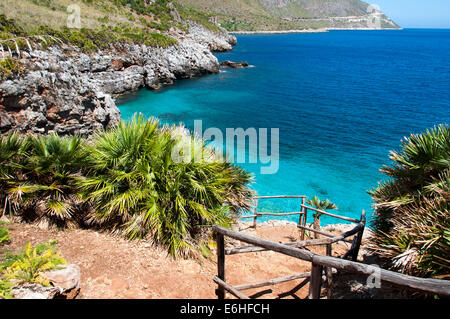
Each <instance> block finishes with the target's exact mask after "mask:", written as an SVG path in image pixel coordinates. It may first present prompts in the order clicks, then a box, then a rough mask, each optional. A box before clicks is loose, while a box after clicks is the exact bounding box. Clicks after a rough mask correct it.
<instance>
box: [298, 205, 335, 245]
mask: <svg viewBox="0 0 450 319" xmlns="http://www.w3.org/2000/svg"><path fill="white" fill-rule="evenodd" d="M306 203H307V204H308V205H310V206H312V207H315V208H317V209H320V210H328V209H338V207H337V206H336V205H335V204H333V203H332V202H330V201H329V200H328V199H326V200H324V201H322V200H320V199H319V197H317V196H314V197H313V198H312V199H308V200H307V201H306ZM322 215H323V213H321V212H315V213H314V214H313V217H314V223H313V228H314V229H316V230H320V217H321V216H322ZM314 238H318V234H317V233H314Z"/></svg>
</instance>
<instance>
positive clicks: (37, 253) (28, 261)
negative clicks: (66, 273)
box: [0, 242, 67, 286]
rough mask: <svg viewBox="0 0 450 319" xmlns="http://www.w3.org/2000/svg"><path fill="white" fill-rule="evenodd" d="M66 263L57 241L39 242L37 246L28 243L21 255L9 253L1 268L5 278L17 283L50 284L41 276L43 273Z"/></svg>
mask: <svg viewBox="0 0 450 319" xmlns="http://www.w3.org/2000/svg"><path fill="white" fill-rule="evenodd" d="M65 264H67V262H66V260H65V259H64V257H62V256H61V255H60V254H59V253H58V252H57V251H56V246H55V242H49V243H47V244H39V245H37V246H36V247H33V246H32V245H31V243H28V244H26V246H25V248H24V250H23V253H21V254H20V255H8V256H7V258H5V261H3V263H2V268H0V270H1V275H2V276H3V278H4V280H7V281H11V280H14V284H15V285H17V284H21V283H36V284H40V285H43V286H49V285H50V283H49V282H48V280H47V279H45V278H43V277H41V273H42V272H44V271H49V270H53V269H56V268H57V266H59V265H65Z"/></svg>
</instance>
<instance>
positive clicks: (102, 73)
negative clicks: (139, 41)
mask: <svg viewBox="0 0 450 319" xmlns="http://www.w3.org/2000/svg"><path fill="white" fill-rule="evenodd" d="M189 26H190V32H189V33H184V32H181V31H176V30H172V31H171V34H170V35H171V36H172V37H173V38H176V39H177V40H178V45H176V46H171V47H169V48H153V47H149V46H145V45H127V44H126V45H125V44H124V45H115V46H114V48H111V50H108V51H98V52H96V53H94V54H91V55H87V54H85V53H82V52H81V51H80V50H79V48H77V47H73V46H68V45H59V46H53V47H50V48H49V49H47V50H39V49H37V48H36V49H34V50H33V51H31V52H30V51H26V50H25V51H22V59H21V63H22V64H23V65H24V70H25V72H24V73H23V74H22V75H20V76H19V77H16V78H14V79H8V80H5V81H0V133H4V132H7V131H9V130H18V131H20V132H22V133H24V132H31V133H48V132H56V133H59V134H74V133H78V134H82V135H88V134H90V133H92V132H93V131H96V130H98V129H102V128H106V127H108V126H110V125H114V124H116V123H117V122H118V121H119V119H120V112H119V110H118V108H117V107H116V104H115V102H114V96H116V95H119V94H124V93H127V92H130V91H133V90H137V89H139V88H142V87H147V88H149V89H158V88H159V87H160V86H161V85H167V84H172V83H173V81H175V80H177V79H185V78H191V77H194V76H199V75H201V74H206V73H218V72H219V67H220V66H219V62H218V60H217V58H216V57H215V56H214V55H213V54H212V52H215V51H227V50H231V49H232V47H233V45H235V44H236V38H235V37H233V36H230V35H228V34H227V33H226V32H225V31H224V32H212V31H210V30H207V29H205V28H203V27H202V26H200V25H197V24H193V23H191V24H190V25H189Z"/></svg>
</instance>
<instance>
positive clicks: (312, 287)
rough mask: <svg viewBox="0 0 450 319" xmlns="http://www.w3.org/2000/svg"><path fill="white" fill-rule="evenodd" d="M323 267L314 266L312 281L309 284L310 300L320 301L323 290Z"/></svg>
mask: <svg viewBox="0 0 450 319" xmlns="http://www.w3.org/2000/svg"><path fill="white" fill-rule="evenodd" d="M322 271H323V266H321V265H316V264H314V263H313V264H312V269H311V281H310V282H309V296H308V298H309V299H320V290H321V288H322Z"/></svg>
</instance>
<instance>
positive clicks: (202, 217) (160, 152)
mask: <svg viewBox="0 0 450 319" xmlns="http://www.w3.org/2000/svg"><path fill="white" fill-rule="evenodd" d="M174 130H175V129H174V128H171V129H169V128H161V127H160V125H159V123H158V122H157V121H156V120H149V121H145V120H144V119H143V118H142V116H139V117H135V118H134V119H133V120H132V121H131V122H129V123H126V122H122V123H121V124H120V125H119V126H118V127H116V128H114V129H111V130H109V131H106V132H101V133H99V134H97V135H96V136H95V138H94V142H93V144H92V145H90V146H88V150H89V157H88V160H89V164H88V167H89V171H88V174H87V176H85V177H83V178H82V179H81V180H80V183H79V186H80V189H81V192H82V195H83V198H84V199H85V200H87V201H89V202H90V203H91V204H92V205H93V208H94V210H93V211H94V214H93V215H92V220H94V221H96V222H98V223H101V224H103V225H105V227H112V228H113V229H116V230H118V231H121V232H123V233H124V234H126V235H127V236H128V237H130V238H141V237H144V236H145V235H147V234H150V235H152V236H153V238H154V239H155V241H156V242H158V243H160V244H162V245H165V246H167V247H168V249H169V251H170V253H171V254H172V255H174V256H177V255H186V254H188V253H190V252H192V248H194V247H196V246H197V245H196V235H197V234H198V233H199V232H201V230H202V226H207V225H212V224H215V223H217V224H221V225H224V226H226V225H229V223H230V221H231V218H232V216H233V212H237V211H239V210H240V209H241V208H246V207H247V206H248V200H249V197H250V192H249V190H248V189H247V183H248V182H249V180H250V176H249V175H248V174H247V173H246V172H244V171H243V170H241V169H239V168H237V167H235V166H233V165H231V164H229V163H227V162H225V161H223V160H221V159H218V157H217V155H216V154H215V153H214V152H213V151H212V150H211V149H208V148H206V146H205V145H204V144H203V143H202V142H201V141H197V140H195V139H192V138H191V137H186V136H185V137H183V138H181V137H180V136H177V135H174ZM191 141H192V142H193V143H194V145H196V149H197V151H198V152H201V153H207V154H209V157H210V158H212V161H211V162H208V163H175V162H173V160H172V152H173V151H174V149H175V147H176V146H179V144H178V143H190V142H191ZM192 156H194V155H192Z"/></svg>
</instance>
